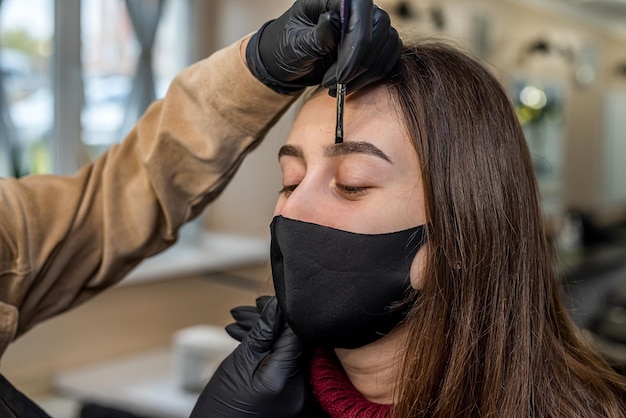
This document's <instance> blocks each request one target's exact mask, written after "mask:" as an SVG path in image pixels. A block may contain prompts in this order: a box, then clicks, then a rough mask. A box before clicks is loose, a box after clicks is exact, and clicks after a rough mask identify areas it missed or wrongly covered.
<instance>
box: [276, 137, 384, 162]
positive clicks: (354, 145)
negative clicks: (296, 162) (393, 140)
mask: <svg viewBox="0 0 626 418" xmlns="http://www.w3.org/2000/svg"><path fill="white" fill-rule="evenodd" d="M348 154H369V155H373V156H375V157H378V158H381V159H383V160H385V161H387V162H388V163H390V164H393V161H391V158H389V156H388V155H387V154H385V153H384V152H383V151H382V150H381V149H380V148H378V147H377V146H376V145H374V144H372V143H370V142H363V141H357V142H354V141H349V142H342V143H340V144H329V145H328V146H326V148H324V156H325V157H327V158H332V157H338V156H341V155H348ZM281 157H295V158H301V159H304V153H303V152H302V148H300V147H299V146H297V145H289V144H287V145H283V146H282V147H280V150H279V151H278V158H279V159H280V158H281Z"/></svg>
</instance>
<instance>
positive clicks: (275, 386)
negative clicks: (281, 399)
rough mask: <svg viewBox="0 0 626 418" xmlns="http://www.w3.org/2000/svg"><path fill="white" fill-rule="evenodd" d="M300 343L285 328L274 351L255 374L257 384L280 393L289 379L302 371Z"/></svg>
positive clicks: (289, 330) (290, 331) (287, 328)
mask: <svg viewBox="0 0 626 418" xmlns="http://www.w3.org/2000/svg"><path fill="white" fill-rule="evenodd" d="M301 357H302V343H301V341H300V339H299V338H298V337H297V336H296V335H295V334H294V332H293V331H292V330H291V328H289V327H285V329H284V330H283V332H282V334H281V335H280V338H279V339H278V341H276V344H274V349H273V350H272V353H271V355H269V356H268V357H267V358H266V359H265V361H264V362H263V364H262V366H261V367H259V369H258V370H257V373H256V376H255V377H256V378H257V379H259V382H261V384H262V385H263V386H264V387H266V388H269V389H271V390H272V391H277V392H280V391H282V390H283V388H284V387H285V385H286V384H287V383H288V382H289V381H290V380H291V378H292V377H293V376H295V375H297V374H298V373H301V371H302V365H301V362H300V358H301Z"/></svg>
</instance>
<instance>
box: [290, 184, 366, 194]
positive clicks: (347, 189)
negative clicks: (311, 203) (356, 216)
mask: <svg viewBox="0 0 626 418" xmlns="http://www.w3.org/2000/svg"><path fill="white" fill-rule="evenodd" d="M297 187H298V185H297V184H290V185H287V186H284V187H283V188H282V189H280V190H279V191H278V193H279V194H283V195H285V196H286V197H289V195H291V193H293V192H294V190H296V188H297ZM335 187H337V189H339V190H340V192H341V193H343V194H344V195H347V196H351V197H356V196H361V195H362V194H363V193H365V192H366V191H367V189H369V187H359V186H346V185H343V184H336V185H335Z"/></svg>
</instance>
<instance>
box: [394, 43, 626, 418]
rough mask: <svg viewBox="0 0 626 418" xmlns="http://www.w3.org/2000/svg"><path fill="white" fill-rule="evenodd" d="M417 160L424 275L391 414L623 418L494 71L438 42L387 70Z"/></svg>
mask: <svg viewBox="0 0 626 418" xmlns="http://www.w3.org/2000/svg"><path fill="white" fill-rule="evenodd" d="M387 85H388V86H389V88H390V90H391V92H392V96H393V97H394V99H395V100H396V101H397V104H398V108H399V109H400V110H399V111H400V113H401V116H402V117H403V120H404V121H405V125H406V128H407V131H408V134H409V136H410V137H411V138H412V140H413V142H414V145H415V148H416V151H417V155H418V157H419V159H420V161H421V164H422V171H423V183H424V190H425V201H426V211H427V216H428V219H429V223H428V238H427V240H428V241H427V242H428V245H429V248H428V251H429V256H428V260H427V261H426V262H425V263H426V265H425V266H424V269H425V274H426V276H425V277H426V278H425V280H424V281H423V283H424V284H423V287H422V289H420V293H419V296H418V297H417V302H416V304H415V305H414V307H413V309H412V312H411V314H410V315H409V318H408V319H407V321H408V325H409V326H408V328H410V331H409V333H410V336H409V339H408V342H407V345H408V350H407V354H406V356H405V359H404V362H405V364H404V366H405V367H403V372H402V373H403V375H402V376H401V379H400V383H399V386H398V389H397V399H398V401H397V404H396V408H395V415H396V416H397V417H441V418H452V417H463V418H465V417H507V418H509V417H568V418H573V417H585V418H589V417H595V416H601V417H625V416H626V409H625V407H624V400H625V399H626V383H625V381H624V380H623V379H622V377H621V376H619V375H618V374H617V373H615V372H614V371H613V370H612V369H611V368H610V367H609V366H608V365H607V364H606V363H605V362H604V361H603V360H602V359H601V358H600V356H598V355H596V354H595V353H594V351H593V350H592V349H590V348H589V347H588V346H587V345H586V344H585V342H584V341H583V339H582V338H581V337H580V336H579V334H578V331H577V330H576V329H575V327H574V325H573V324H572V322H571V321H570V318H569V316H568V314H567V312H566V310H565V308H564V306H563V304H562V302H561V301H560V295H559V289H558V286H557V283H556V279H555V275H554V273H553V269H552V264H551V257H550V251H549V247H548V243H547V240H546V237H545V235H544V229H543V223H542V215H541V207H540V203H539V202H540V200H539V194H538V187H537V184H536V180H535V176H534V172H533V167H532V164H531V159H530V154H529V151H528V148H527V145H526V142H525V139H524V136H523V133H522V130H521V128H520V125H519V123H518V121H517V118H516V116H515V113H514V110H513V107H512V105H511V103H510V101H509V99H508V96H507V94H506V92H505V91H504V89H503V88H502V86H501V84H500V83H499V82H498V80H497V79H496V78H495V77H494V76H493V75H492V74H491V73H490V72H489V71H488V70H486V69H485V68H484V67H483V66H482V65H481V64H480V63H479V62H478V61H476V60H474V59H473V58H470V57H469V56H468V55H467V54H466V53H463V52H460V51H459V50H457V49H456V48H453V47H450V46H447V45H445V44H443V43H440V42H433V41H427V42H421V43H415V44H414V46H411V47H405V50H404V52H403V55H402V59H401V62H400V64H399V65H398V69H397V72H396V73H395V74H394V75H393V76H392V77H391V78H390V79H389V80H388V81H387Z"/></svg>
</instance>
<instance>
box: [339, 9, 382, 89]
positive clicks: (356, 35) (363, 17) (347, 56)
mask: <svg viewBox="0 0 626 418" xmlns="http://www.w3.org/2000/svg"><path fill="white" fill-rule="evenodd" d="M378 10H380V9H378ZM349 13H350V18H349V20H348V27H347V30H346V33H345V34H343V38H342V40H341V41H340V45H339V51H338V54H337V63H338V70H339V71H338V73H337V78H338V81H339V82H340V83H347V82H348V81H350V80H349V79H348V78H347V77H349V76H350V75H351V74H352V73H353V72H354V70H355V68H357V67H358V66H359V65H360V63H361V62H362V61H363V58H364V57H365V56H367V54H368V53H370V52H371V50H370V44H371V41H372V29H373V22H374V20H373V19H374V3H373V2H372V1H371V0H352V2H351V7H350V12H349Z"/></svg>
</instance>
